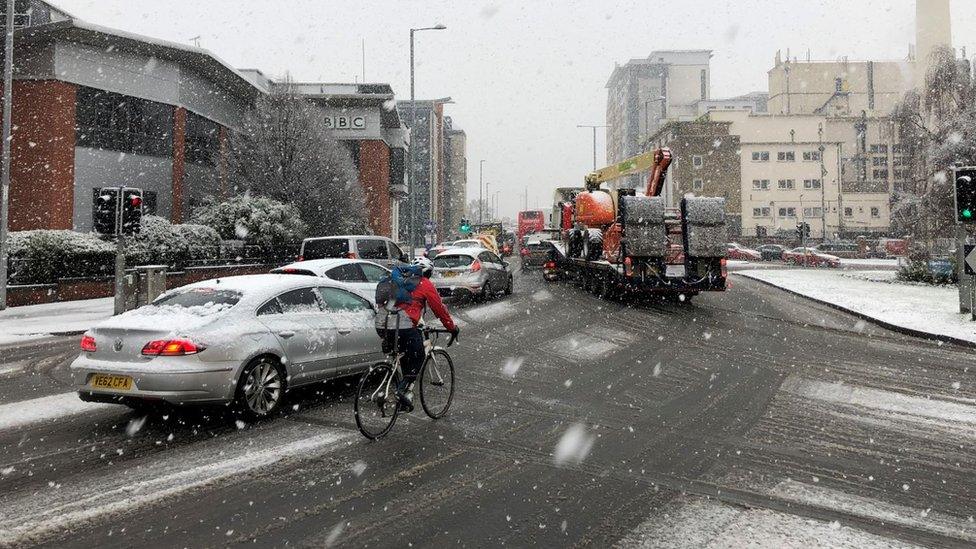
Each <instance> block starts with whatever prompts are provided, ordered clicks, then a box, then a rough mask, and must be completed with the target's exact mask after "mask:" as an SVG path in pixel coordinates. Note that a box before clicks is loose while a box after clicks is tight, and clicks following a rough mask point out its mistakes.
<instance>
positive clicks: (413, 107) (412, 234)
mask: <svg viewBox="0 0 976 549" xmlns="http://www.w3.org/2000/svg"><path fill="white" fill-rule="evenodd" d="M446 28H447V27H445V26H444V25H434V26H433V27H421V28H419V29H410V133H411V139H410V145H408V155H407V156H409V157H410V168H409V169H408V170H407V194H409V195H410V230H409V231H408V233H409V238H410V244H409V246H410V259H413V258H414V242H415V238H416V222H417V219H416V218H417V197H416V193H415V192H414V190H415V189H414V188H413V180H414V177H413V168H414V164H415V163H416V162H415V159H414V155H413V151H414V148H413V128H414V126H415V125H416V122H417V104H416V103H415V101H416V97H415V96H414V70H413V35H414V33H417V32H420V31H425V30H444V29H446Z"/></svg>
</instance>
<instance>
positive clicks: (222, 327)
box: [70, 274, 381, 419]
mask: <svg viewBox="0 0 976 549" xmlns="http://www.w3.org/2000/svg"><path fill="white" fill-rule="evenodd" d="M374 316H375V310H374V307H373V305H372V304H371V303H370V302H369V301H367V300H366V299H363V298H362V297H360V296H358V295H356V294H355V293H353V292H350V291H349V290H346V289H345V288H341V287H339V286H338V285H337V284H335V283H333V282H330V281H328V280H325V279H321V278H314V277H311V276H292V275H282V274H264V275H248V276H232V277H227V278H220V279H215V280H207V281H203V282H197V283H195V284H190V285H188V286H183V287H181V288H177V289H175V290H171V291H169V292H166V293H165V294H163V295H162V296H160V297H159V298H158V299H156V300H155V301H154V302H153V303H152V304H150V305H146V306H144V307H140V308H139V309H136V310H134V311H129V312H127V313H124V314H122V315H119V316H116V317H112V318H110V319H108V320H106V321H104V322H102V323H100V324H98V325H96V326H95V327H94V328H92V329H91V330H89V331H88V332H86V333H85V335H84V336H83V337H82V340H81V349H82V353H81V355H80V356H79V357H78V358H77V359H75V361H74V362H72V364H71V367H70V371H71V376H72V382H73V384H74V386H75V389H76V390H77V391H78V395H79V396H80V397H81V399H82V400H85V401H92V402H112V403H119V404H126V405H129V406H131V407H135V408H139V407H143V406H145V405H147V404H148V403H152V402H168V403H172V404H208V403H231V404H232V405H233V406H234V407H235V409H237V410H239V412H240V413H241V414H243V415H244V416H245V417H248V418H252V419H259V418H264V417H267V416H270V415H272V414H274V413H275V412H276V411H277V410H278V409H280V408H281V405H282V402H283V400H284V397H285V392H286V391H287V390H289V389H292V388H295V387H298V386H301V385H306V384H309V383H315V382H319V381H323V380H326V379H329V378H334V377H339V376H344V375H350V374H355V373H358V372H362V371H364V370H365V369H367V368H368V367H369V365H370V364H373V363H374V362H375V361H376V360H378V359H379V358H380V354H381V353H380V345H378V344H377V338H376V331H375V328H374V326H373V323H374Z"/></svg>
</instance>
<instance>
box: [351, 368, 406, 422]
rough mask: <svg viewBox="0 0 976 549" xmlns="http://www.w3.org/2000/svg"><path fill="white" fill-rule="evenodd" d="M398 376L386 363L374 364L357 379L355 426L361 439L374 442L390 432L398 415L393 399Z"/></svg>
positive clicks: (398, 408) (397, 407)
mask: <svg viewBox="0 0 976 549" xmlns="http://www.w3.org/2000/svg"><path fill="white" fill-rule="evenodd" d="M399 381H400V380H399V376H398V375H396V372H395V371H394V369H393V367H392V366H390V364H389V363H388V362H378V363H376V364H374V365H373V366H371V367H370V369H369V371H368V372H366V373H365V374H363V377H362V378H361V379H360V380H359V389H358V390H357V391H356V401H355V403H354V407H355V410H356V426H357V427H359V431H360V432H361V433H362V434H363V436H364V437H366V438H368V439H370V440H375V439H377V438H380V437H381V436H383V435H385V434H387V433H389V432H390V429H392V428H393V424H394V423H396V419H397V415H398V414H399V413H400V404H399V401H398V400H397V397H396V388H397V383H398V382H399Z"/></svg>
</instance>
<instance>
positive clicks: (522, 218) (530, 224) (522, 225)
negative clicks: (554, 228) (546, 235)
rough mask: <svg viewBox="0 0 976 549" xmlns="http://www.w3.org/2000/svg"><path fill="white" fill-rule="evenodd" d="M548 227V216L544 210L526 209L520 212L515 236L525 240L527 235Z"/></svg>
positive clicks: (519, 239)
mask: <svg viewBox="0 0 976 549" xmlns="http://www.w3.org/2000/svg"><path fill="white" fill-rule="evenodd" d="M545 227H546V216H545V214H543V213H542V210H525V211H521V212H519V213H518V226H517V229H516V231H517V232H516V233H515V236H516V238H518V241H519V242H524V241H525V240H524V239H525V235H527V234H529V233H534V232H536V231H541V230H542V229H544V228H545Z"/></svg>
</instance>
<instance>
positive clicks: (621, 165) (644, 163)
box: [585, 148, 671, 196]
mask: <svg viewBox="0 0 976 549" xmlns="http://www.w3.org/2000/svg"><path fill="white" fill-rule="evenodd" d="M670 165H671V149H668V148H661V149H655V150H653V151H648V152H646V153H643V154H639V155H637V156H632V157H630V158H628V159H626V160H624V161H623V162H618V163H616V164H614V165H613V166H607V167H606V168H602V169H599V170H597V171H595V172H591V173H590V174H588V175H587V176H586V178H585V181H586V188H587V190H596V189H598V188H600V185H601V184H603V183H606V182H607V181H612V180H614V179H617V178H620V177H625V176H628V175H633V174H635V173H639V172H643V171H647V170H650V172H651V173H650V176H649V177H648V180H647V190H646V192H647V196H657V195H659V194H660V193H661V186H662V185H661V183H662V181H664V178H665V176H667V173H668V166H670Z"/></svg>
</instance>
